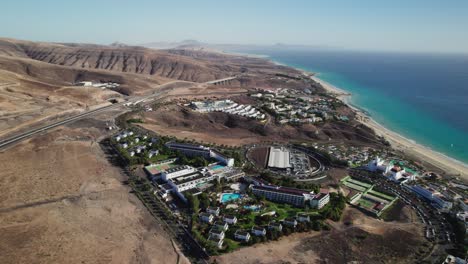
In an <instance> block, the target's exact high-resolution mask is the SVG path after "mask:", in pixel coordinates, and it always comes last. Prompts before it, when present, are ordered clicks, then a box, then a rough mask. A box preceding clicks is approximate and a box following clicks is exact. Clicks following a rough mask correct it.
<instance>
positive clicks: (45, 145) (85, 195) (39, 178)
mask: <svg viewBox="0 0 468 264" xmlns="http://www.w3.org/2000/svg"><path fill="white" fill-rule="evenodd" d="M80 122H85V123H86V122H87V121H86V120H83V121H80ZM87 123H88V125H89V126H88V128H87V129H79V128H73V126H72V127H65V128H60V129H58V130H56V131H53V132H51V133H49V134H47V135H45V136H39V137H37V138H34V139H32V140H30V141H29V142H24V143H22V144H19V145H17V146H15V147H14V148H10V149H7V150H5V151H3V152H1V153H0V164H2V170H1V171H0V252H2V253H1V255H2V256H1V259H2V260H1V261H0V262H2V263H177V259H178V255H177V253H176V252H175V250H174V248H173V246H172V244H171V241H170V239H169V238H168V237H167V235H166V233H165V231H164V230H163V229H162V227H160V226H159V225H158V224H157V222H156V221H155V220H154V218H152V216H151V215H150V214H149V213H148V212H147V210H146V208H144V207H143V205H142V204H141V202H140V201H139V200H138V199H137V198H136V197H135V196H134V195H133V194H131V193H130V192H129V188H128V186H125V185H124V184H122V182H123V180H124V177H123V176H122V174H121V172H120V171H119V169H118V168H116V167H113V166H112V165H111V164H109V163H108V161H107V159H106V158H105V157H104V154H103V152H102V149H101V147H100V146H99V144H98V143H96V141H97V139H98V137H99V136H101V135H102V134H101V133H103V131H100V130H98V129H97V128H93V124H99V121H95V120H94V121H93V120H91V121H89V122H87ZM187 262H188V261H187V260H186V259H185V258H184V257H183V256H181V263H187Z"/></svg>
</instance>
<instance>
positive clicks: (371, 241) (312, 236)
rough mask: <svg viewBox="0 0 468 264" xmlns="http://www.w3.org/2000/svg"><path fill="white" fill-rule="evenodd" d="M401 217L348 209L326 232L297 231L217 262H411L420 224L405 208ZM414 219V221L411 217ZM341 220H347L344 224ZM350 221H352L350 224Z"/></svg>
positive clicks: (418, 242) (420, 241) (419, 241)
mask: <svg viewBox="0 0 468 264" xmlns="http://www.w3.org/2000/svg"><path fill="white" fill-rule="evenodd" d="M400 214H401V218H402V219H404V220H400V221H395V222H383V221H380V220H377V219H375V218H373V217H368V216H364V215H363V214H362V213H361V212H359V211H357V210H356V209H354V208H347V209H346V211H345V213H344V216H343V219H344V220H343V221H342V222H340V223H334V222H329V223H330V224H331V226H332V230H331V231H329V232H323V233H319V232H311V233H298V234H293V235H291V236H289V237H285V238H282V239H280V240H279V241H275V242H271V243H267V244H261V245H258V246H253V247H250V248H243V249H240V250H238V251H235V252H232V253H229V254H226V255H223V256H220V257H217V258H216V260H217V261H218V262H220V263H245V264H248V263H270V264H274V263H275V264H276V263H350V262H351V261H356V260H358V261H359V263H361V262H362V263H414V259H412V257H413V256H414V253H415V252H417V250H418V248H419V247H420V246H421V245H422V244H423V243H424V241H425V240H424V237H423V235H422V232H421V231H422V227H421V226H420V224H419V223H418V222H417V220H416V219H415V217H414V216H413V215H412V214H413V212H412V211H411V210H410V209H408V208H403V210H401V211H400ZM413 218H414V219H415V220H414V221H413V220H412V219H413ZM344 223H348V225H347V224H344ZM349 223H351V224H349Z"/></svg>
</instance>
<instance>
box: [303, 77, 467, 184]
mask: <svg viewBox="0 0 468 264" xmlns="http://www.w3.org/2000/svg"><path fill="white" fill-rule="evenodd" d="M311 79H313V80H314V81H316V82H318V83H320V84H321V85H322V86H323V87H324V88H325V89H326V90H328V91H329V92H330V93H333V94H335V95H336V96H337V97H338V98H339V99H340V100H342V101H343V102H344V103H346V104H347V105H348V106H349V107H351V108H353V109H354V110H355V111H356V113H357V119H358V121H360V122H361V123H363V124H365V125H366V126H368V127H370V128H372V129H374V131H375V133H376V134H378V135H380V136H384V137H385V138H386V139H387V140H388V141H389V142H390V144H391V145H392V147H393V148H395V149H399V150H401V151H402V152H405V153H406V154H408V155H411V156H416V157H418V158H419V159H421V160H423V161H425V162H427V163H430V164H432V165H433V166H436V167H438V168H440V169H442V170H444V171H445V172H446V173H447V174H449V175H459V176H461V177H462V178H463V179H464V180H468V165H467V164H464V163H462V162H460V161H458V160H455V159H453V158H450V157H448V156H446V155H444V154H442V153H439V152H436V151H434V150H432V149H430V148H428V147H425V146H423V145H420V144H418V143H416V142H414V141H413V140H410V139H408V138H405V137H403V136H401V135H399V134H398V133H396V132H393V131H391V130H389V129H387V128H385V127H384V126H382V125H380V124H379V123H377V122H376V121H375V120H373V119H372V118H370V117H369V116H367V115H366V114H365V113H363V112H362V111H361V110H359V109H357V108H356V107H354V106H353V105H351V104H350V102H349V98H350V96H351V94H350V93H349V92H346V91H344V90H341V89H339V88H337V87H335V86H333V85H331V84H329V83H327V82H325V81H323V80H321V79H320V78H318V77H317V76H312V77H311Z"/></svg>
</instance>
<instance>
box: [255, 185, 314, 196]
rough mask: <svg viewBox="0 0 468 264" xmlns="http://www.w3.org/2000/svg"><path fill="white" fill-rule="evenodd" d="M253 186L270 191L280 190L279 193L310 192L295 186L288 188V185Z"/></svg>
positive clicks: (297, 193) (302, 193) (299, 194)
mask: <svg viewBox="0 0 468 264" xmlns="http://www.w3.org/2000/svg"><path fill="white" fill-rule="evenodd" d="M252 188H255V189H259V190H265V191H270V192H279V193H286V194H291V195H297V196H303V195H304V194H310V193H311V192H310V191H306V190H301V189H295V188H288V187H278V186H275V187H272V186H253V187H252Z"/></svg>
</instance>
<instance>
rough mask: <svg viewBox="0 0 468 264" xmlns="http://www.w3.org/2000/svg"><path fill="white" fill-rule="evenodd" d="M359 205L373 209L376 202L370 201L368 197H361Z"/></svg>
mask: <svg viewBox="0 0 468 264" xmlns="http://www.w3.org/2000/svg"><path fill="white" fill-rule="evenodd" d="M359 205H360V206H362V207H364V208H368V209H371V208H372V207H374V205H375V203H373V202H371V201H368V200H366V199H359Z"/></svg>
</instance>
